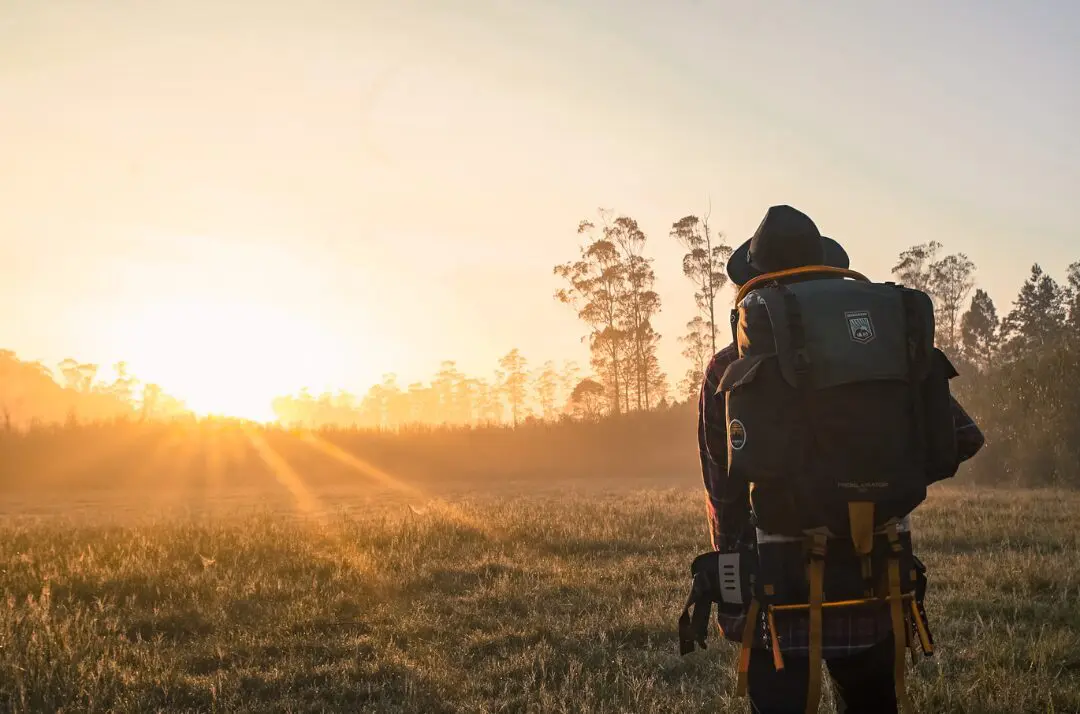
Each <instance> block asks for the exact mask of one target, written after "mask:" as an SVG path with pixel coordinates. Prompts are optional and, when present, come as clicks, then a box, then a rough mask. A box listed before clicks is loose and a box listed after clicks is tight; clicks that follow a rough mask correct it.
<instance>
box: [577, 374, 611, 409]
mask: <svg viewBox="0 0 1080 714" xmlns="http://www.w3.org/2000/svg"><path fill="white" fill-rule="evenodd" d="M605 391H606V390H605V389H604V388H603V387H602V386H601V385H600V383H599V382H597V381H596V380H594V379H589V378H585V379H583V380H581V381H580V382H578V383H577V386H575V387H574V391H573V392H571V393H570V404H571V406H572V408H573V410H574V414H575V416H577V417H578V418H579V419H597V418H599V417H600V415H601V414H603V413H604V411H605V407H606V404H605V403H606V402H607V399H606V397H605Z"/></svg>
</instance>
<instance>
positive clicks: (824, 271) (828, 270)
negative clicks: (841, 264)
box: [735, 265, 870, 305]
mask: <svg viewBox="0 0 1080 714" xmlns="http://www.w3.org/2000/svg"><path fill="white" fill-rule="evenodd" d="M800 275H832V276H834V277H837V278H852V279H854V280H861V281H862V282H864V283H868V282H870V278H868V277H866V276H865V275H863V274H862V273H857V272H855V271H854V270H847V269H846V268H833V267H832V266H829V265H803V266H801V267H798V268H789V269H787V270H778V271H776V272H775V273H765V274H764V275H759V276H757V277H756V278H752V279H750V280H747V281H746V283H745V284H744V285H743V286H742V287H741V288H739V291H738V292H737V293H736V294H735V304H736V305H738V304H739V303H740V302H742V300H743V298H744V297H746V295H747V293H749V292H750V291H751V290H754V289H756V288H759V287H761V286H762V284H764V283H771V282H772V281H774V280H780V279H782V278H793V277H797V276H800Z"/></svg>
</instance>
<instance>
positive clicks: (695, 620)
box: [679, 573, 712, 655]
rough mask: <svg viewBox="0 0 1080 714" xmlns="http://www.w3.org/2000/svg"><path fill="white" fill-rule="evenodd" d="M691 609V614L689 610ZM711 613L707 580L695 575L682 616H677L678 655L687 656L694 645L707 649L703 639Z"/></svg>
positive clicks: (700, 575) (706, 633)
mask: <svg viewBox="0 0 1080 714" xmlns="http://www.w3.org/2000/svg"><path fill="white" fill-rule="evenodd" d="M691 607H692V608H693V614H691V612H690V610H691ZM711 612H712V596H711V594H710V593H709V579H708V576H706V575H705V574H704V573H696V574H695V575H694V582H693V584H692V585H691V587H690V596H689V597H688V598H686V605H684V606H683V611H682V614H681V615H680V616H679V654H680V655H688V654H690V653H691V652H693V651H694V647H695V645H696V646H698V647H700V648H701V649H703V650H704V649H708V645H706V644H705V639H706V637H708V635H709V615H710V613H711Z"/></svg>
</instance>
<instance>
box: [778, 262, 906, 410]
mask: <svg viewBox="0 0 1080 714" xmlns="http://www.w3.org/2000/svg"><path fill="white" fill-rule="evenodd" d="M786 289H787V290H789V291H790V292H791V293H793V294H794V297H795V300H796V301H797V303H798V308H799V318H798V319H801V321H802V325H803V333H804V335H805V350H806V351H805V355H806V358H807V360H808V362H809V369H808V377H809V386H810V387H812V388H814V389H825V388H829V387H836V386H840V385H844V384H850V383H853V382H862V381H871V380H905V381H906V380H907V379H908V377H909V370H908V360H907V330H906V327H907V326H906V321H905V319H904V307H903V303H902V300H901V298H900V294H899V292H898V291H897V290H896V289H895V288H893V287H891V286H886V285H880V284H872V283H863V282H852V281H844V280H837V279H825V280H813V281H806V282H801V283H795V284H792V285H790V286H787V288H786ZM761 294H762V297H763V298H764V300H765V303H766V305H767V306H768V310H769V316H770V318H771V320H772V324H773V334H774V337H775V340H776V353H777V356H778V358H779V361H780V371H781V373H782V374H783V375H784V379H785V380H786V381H787V382H788V383H789V384H791V385H792V386H796V385H797V384H798V375H797V372H796V368H795V365H796V354H795V345H793V344H792V334H793V333H792V329H791V327H792V325H791V322H790V318H791V315H789V311H788V308H787V304H786V302H785V296H784V294H783V293H782V292H781V291H780V290H778V289H776V288H769V289H764V290H762V291H761Z"/></svg>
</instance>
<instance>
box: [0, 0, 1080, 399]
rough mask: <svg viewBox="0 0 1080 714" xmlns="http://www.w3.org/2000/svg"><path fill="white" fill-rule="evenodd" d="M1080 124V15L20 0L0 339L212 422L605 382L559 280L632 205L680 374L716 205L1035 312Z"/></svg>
mask: <svg viewBox="0 0 1080 714" xmlns="http://www.w3.org/2000/svg"><path fill="white" fill-rule="evenodd" d="M1078 126H1080V5H1077V4H1074V3H1066V2H1054V3H1049V2H1019V1H1017V2H975V1H953V2H949V3H939V2H907V3H893V2H862V1H858V0H850V1H848V2H837V1H819V2H813V3H809V2H712V1H710V0H696V1H694V0H673V1H672V2H660V1H659V0H654V1H649V2H646V1H644V0H641V1H637V2H630V1H629V0H611V1H608V2H601V1H598V0H574V1H571V0H565V1H560V0H536V1H529V2H526V1H525V0H518V1H515V2H509V1H507V2H494V1H490V2H485V1H482V0H472V1H470V0H457V1H452V0H438V1H437V0H428V1H426V2H409V1H407V0H400V1H391V0H387V1H386V2H359V1H356V0H351V1H347V0H337V1H335V2H330V1H327V0H304V1H303V2H301V1H300V0H292V1H289V2H286V1H284V0H257V1H256V0H231V1H230V2H221V1H220V0H213V1H206V0H175V1H171V2H164V1H160V0H0V260H2V261H3V265H4V266H5V268H6V269H5V270H4V277H3V280H0V298H2V299H3V304H4V305H5V306H6V307H5V309H4V311H3V313H2V315H0V336H2V338H0V343H2V345H3V346H5V347H9V348H12V349H15V350H16V351H17V352H19V353H20V355H23V356H24V357H28V358H33V359H43V360H45V361H46V362H48V363H50V364H55V363H56V362H57V361H59V360H60V359H62V358H63V357H65V356H67V355H69V354H70V355H74V356H77V357H79V358H82V359H86V360H93V361H98V362H102V363H111V362H113V361H116V360H118V359H123V358H126V359H128V360H129V361H130V362H131V364H132V367H133V369H134V370H135V371H136V372H137V373H138V374H141V375H142V376H144V377H145V378H147V379H156V380H160V381H162V382H163V383H164V384H165V386H166V387H167V388H168V387H170V386H173V388H174V389H175V391H178V392H179V393H180V396H189V397H192V398H193V399H194V401H197V402H198V401H202V402H205V403H207V404H209V403H211V402H213V400H214V395H213V394H212V393H210V390H214V391H219V390H221V389H231V390H233V391H234V392H236V399H241V396H239V395H241V394H242V395H244V396H243V398H250V399H261V398H262V397H263V396H265V395H266V394H267V392H281V391H287V390H292V389H296V388H298V387H300V386H303V385H305V384H307V385H310V386H312V387H314V388H319V387H322V386H327V385H339V384H340V385H347V386H352V387H354V388H364V387H366V386H367V385H368V384H369V383H371V382H372V381H374V380H377V379H378V377H379V375H381V374H382V373H384V372H389V371H395V372H397V373H399V374H400V375H401V377H402V379H403V381H406V382H407V381H410V380H414V379H420V378H423V379H426V378H427V377H428V376H429V375H430V374H431V373H432V372H434V370H435V369H436V368H437V366H438V363H439V361H440V360H442V359H445V358H450V359H456V360H457V361H458V363H459V366H460V367H461V368H462V369H464V370H465V371H468V372H472V373H479V374H486V373H487V372H489V371H490V369H491V368H492V367H493V366H494V363H495V360H496V358H497V357H498V355H500V354H502V353H504V352H506V351H507V350H509V349H510V348H511V347H514V346H517V347H520V348H521V349H522V351H523V352H524V353H525V354H526V356H527V357H528V358H529V359H530V361H531V362H532V363H533V364H539V363H540V362H542V361H543V360H545V359H549V358H558V359H561V358H563V357H574V358H577V359H578V360H579V361H580V362H581V363H582V364H584V363H586V362H587V355H586V353H585V350H584V347H583V345H582V344H581V342H580V336H581V334H582V328H581V327H580V326H579V324H578V322H577V321H576V319H575V317H574V315H573V314H572V312H571V310H570V309H569V308H567V307H565V306H561V305H558V304H557V303H555V302H554V300H553V299H552V293H553V292H554V290H555V289H557V288H558V287H559V285H558V283H557V281H556V279H555V277H554V276H553V275H552V274H551V268H552V266H553V265H554V264H555V263H557V262H562V261H565V260H568V259H571V258H573V257H574V256H575V255H576V251H577V245H578V238H577V236H576V235H575V230H574V229H575V227H576V225H577V223H578V221H579V220H580V219H581V218H584V217H589V216H592V215H594V214H595V210H596V208H597V207H598V206H604V207H608V208H612V209H614V210H616V211H619V212H625V213H628V214H630V215H632V216H634V217H635V218H637V219H638V220H639V221H640V223H641V225H642V227H643V228H644V229H645V230H646V232H647V233H648V234H649V237H650V241H651V247H650V249H649V252H650V253H651V254H652V255H653V256H654V257H655V258H656V269H657V273H658V283H659V287H660V290H661V293H662V297H663V301H664V303H663V313H662V314H661V316H660V317H659V319H658V320H657V323H658V325H657V326H658V329H659V331H660V332H661V333H662V334H663V335H664V340H663V348H662V350H663V351H662V358H663V360H664V362H665V366H666V368H667V370H668V372H669V374H670V375H671V377H672V381H673V382H674V381H675V380H676V379H677V378H678V377H679V376H681V374H682V372H683V371H684V369H685V365H684V364H683V361H682V358H681V357H679V356H678V353H679V349H680V348H679V345H678V344H677V343H676V341H675V338H676V337H677V336H678V335H680V334H682V332H683V326H684V324H685V322H686V321H687V320H688V319H689V318H690V317H691V316H692V314H693V309H694V308H693V300H692V296H691V294H692V291H691V288H690V286H689V285H688V284H687V283H686V281H685V279H683V278H682V276H681V274H680V271H679V264H680V258H681V254H680V250H679V249H678V247H677V246H676V245H675V244H674V242H673V241H672V240H671V239H670V238H669V237H668V230H669V228H670V225H671V223H672V222H673V221H674V220H676V219H678V218H679V217H681V216H683V215H686V214H687V213H691V212H697V211H700V210H702V209H703V208H704V206H705V202H706V197H711V201H712V207H713V224H714V225H715V226H717V227H719V228H721V229H722V230H724V231H725V233H727V235H728V236H729V240H730V242H732V243H736V242H737V241H741V240H742V239H744V238H745V237H746V236H747V235H749V233H750V232H751V231H752V230H753V229H754V228H755V227H756V225H757V223H758V222H759V220H760V218H761V215H762V213H763V211H764V210H765V208H766V207H767V206H769V205H771V204H775V203H790V204H792V205H795V206H796V207H799V208H801V209H802V210H804V211H806V212H807V213H809V214H810V215H811V216H812V217H813V218H814V219H815V220H816V221H817V223H818V225H819V227H820V228H821V229H822V231H823V232H825V233H827V234H829V235H832V236H834V237H835V238H837V239H838V240H840V241H841V242H843V243H844V244H845V245H846V246H847V248H848V250H849V252H850V253H851V255H852V259H853V267H856V268H859V269H862V270H864V271H866V272H868V273H870V274H871V275H872V276H874V277H877V278H885V277H886V276H887V273H888V268H889V267H890V266H891V265H892V263H893V261H894V258H895V256H896V254H897V253H898V252H899V251H900V250H901V249H903V248H904V247H907V246H909V245H911V244H914V243H917V242H922V241H927V240H933V239H936V240H940V241H942V242H943V243H945V245H946V247H947V248H948V249H950V250H955V251H965V252H967V253H968V254H969V256H970V257H971V258H972V259H973V260H975V262H976V263H977V264H978V266H979V274H978V278H979V282H980V284H981V285H982V286H983V287H986V288H988V289H989V290H990V291H991V294H992V295H993V297H994V298H995V300H996V301H997V303H998V306H999V310H1002V311H1007V308H1008V304H1009V302H1010V301H1011V300H1012V298H1013V296H1014V294H1015V291H1016V289H1017V288H1018V287H1019V284H1020V282H1021V281H1022V280H1023V278H1024V277H1025V274H1026V272H1027V269H1028V267H1029V266H1030V264H1031V263H1032V262H1034V261H1036V260H1038V261H1040V262H1041V263H1042V264H1043V265H1044V267H1046V268H1047V269H1049V270H1050V271H1051V272H1053V273H1054V274H1056V275H1057V276H1059V277H1061V276H1062V274H1063V272H1064V268H1065V266H1066V265H1067V264H1068V263H1069V262H1070V261H1072V260H1076V259H1080V240H1078V237H1080V230H1078V229H1077V228H1076V219H1075V218H1074V217H1073V216H1072V210H1073V209H1071V208H1070V207H1071V206H1073V205H1075V204H1076V201H1077V198H1078V197H1080V136H1078V134H1077V131H1076V128H1077V127H1078ZM1077 209H1080V205H1077ZM210 370H213V371H214V373H215V374H216V375H217V376H216V377H215V378H213V379H206V378H204V377H203V375H205V374H206V373H207V372H208V371H210ZM200 385H203V386H202V387H200ZM207 385H209V386H207ZM200 389H202V390H203V392H202V393H198V392H199V390H200Z"/></svg>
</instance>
